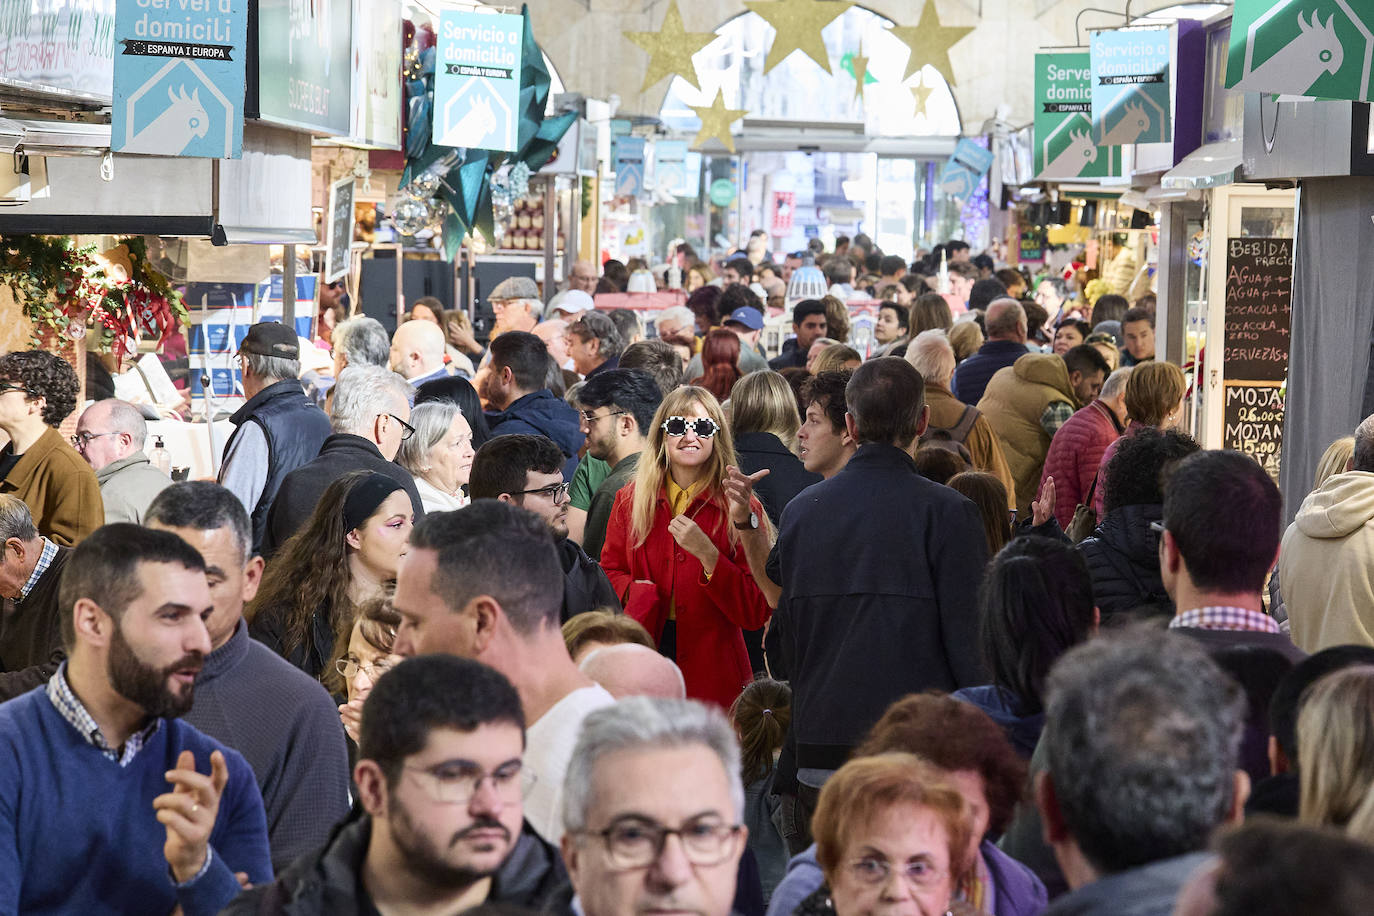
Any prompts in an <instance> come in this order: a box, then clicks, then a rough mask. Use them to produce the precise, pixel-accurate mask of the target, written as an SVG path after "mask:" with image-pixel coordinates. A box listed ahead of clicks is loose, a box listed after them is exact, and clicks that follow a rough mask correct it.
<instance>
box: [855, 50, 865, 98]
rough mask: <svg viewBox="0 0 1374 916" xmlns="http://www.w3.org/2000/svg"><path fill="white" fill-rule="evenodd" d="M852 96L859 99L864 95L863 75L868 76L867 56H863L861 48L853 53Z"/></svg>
mask: <svg viewBox="0 0 1374 916" xmlns="http://www.w3.org/2000/svg"><path fill="white" fill-rule="evenodd" d="M853 63H854V98H856V99H861V98H863V95H864V77H866V76H868V58H867V57H864V52H863V48H860V49H859V53H858V54H855V55H854V58H853Z"/></svg>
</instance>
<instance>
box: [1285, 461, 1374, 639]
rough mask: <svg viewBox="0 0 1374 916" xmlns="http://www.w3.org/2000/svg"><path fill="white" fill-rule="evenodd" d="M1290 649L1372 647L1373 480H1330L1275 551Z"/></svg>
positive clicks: (1356, 476) (1354, 474)
mask: <svg viewBox="0 0 1374 916" xmlns="http://www.w3.org/2000/svg"><path fill="white" fill-rule="evenodd" d="M1279 578H1280V580H1281V581H1282V582H1283V596H1284V601H1285V603H1286V605H1287V607H1288V619H1289V621H1290V624H1291V626H1292V636H1293V642H1294V643H1296V644H1297V645H1298V647H1299V648H1301V649H1303V650H1304V651H1305V652H1308V653H1312V652H1319V651H1321V650H1322V649H1325V648H1327V647H1328V646H1339V645H1345V644H1348V643H1354V644H1357V645H1364V646H1374V473H1369V472H1367V471H1346V472H1345V473H1343V474H1333V475H1332V476H1331V477H1328V478H1327V479H1326V482H1325V483H1323V484H1322V485H1321V486H1320V487H1319V488H1318V489H1316V490H1314V491H1313V492H1312V493H1310V494H1308V496H1307V498H1306V499H1304V500H1303V503H1302V507H1301V508H1300V509H1298V514H1297V517H1296V518H1295V519H1294V521H1293V524H1291V525H1289V526H1288V531H1287V532H1286V533H1285V534H1284V536H1283V545H1282V547H1281V548H1280V550H1279Z"/></svg>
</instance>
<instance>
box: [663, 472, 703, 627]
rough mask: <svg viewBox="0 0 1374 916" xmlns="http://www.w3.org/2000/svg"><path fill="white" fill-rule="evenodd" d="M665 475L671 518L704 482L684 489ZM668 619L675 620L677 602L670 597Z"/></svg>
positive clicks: (678, 513) (690, 500)
mask: <svg viewBox="0 0 1374 916" xmlns="http://www.w3.org/2000/svg"><path fill="white" fill-rule="evenodd" d="M667 477H668V506H669V507H670V508H671V509H672V510H673V518H677V517H678V516H679V515H682V514H683V513H685V512H686V511H687V508H688V507H689V506H691V505H692V500H694V499H696V497H697V494H698V493H700V492H701V491H702V489H703V488H704V487H705V485H706V482H705V481H704V480H698V481H697V482H696V483H694V484H692V485H691V486H690V487H688V488H687V489H685V490H684V489H682V487H679V486H678V485H677V484H676V483H674V482H673V475H671V474H669V475H667ZM706 581H707V582H710V581H711V577H710V576H707V577H706ZM668 619H669V620H677V602H676V601H674V600H673V599H671V598H669V599H668Z"/></svg>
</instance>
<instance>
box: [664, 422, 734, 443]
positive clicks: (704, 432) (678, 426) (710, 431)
mask: <svg viewBox="0 0 1374 916" xmlns="http://www.w3.org/2000/svg"><path fill="white" fill-rule="evenodd" d="M662 429H663V431H664V432H665V433H667V434H668V435H670V436H673V437H675V438H676V437H677V436H685V435H687V430H689V429H690V430H691V431H692V432H694V433H696V434H697V438H698V439H709V438H711V437H712V436H714V435H715V434H716V433H717V432H719V431H720V426H719V425H718V424H717V423H716V421H715V420H712V419H711V418H710V417H694V418H690V419H689V418H688V417H669V418H668V419H666V420H664V421H663V426H662Z"/></svg>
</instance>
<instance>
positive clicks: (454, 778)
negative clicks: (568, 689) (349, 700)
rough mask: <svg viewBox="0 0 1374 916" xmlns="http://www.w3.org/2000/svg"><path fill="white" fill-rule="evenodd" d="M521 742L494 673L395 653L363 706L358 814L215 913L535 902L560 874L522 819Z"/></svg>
mask: <svg viewBox="0 0 1374 916" xmlns="http://www.w3.org/2000/svg"><path fill="white" fill-rule="evenodd" d="M524 751H525V715H524V711H523V709H522V707H521V701H520V695H519V694H518V693H517V692H516V690H515V688H514V687H512V686H511V683H510V681H508V680H506V678H505V677H503V676H502V675H501V674H500V673H498V672H497V671H495V670H493V669H491V668H488V667H487V666H486V665H483V664H481V663H480V662H475V661H470V660H468V659H463V658H456V657H454V656H451V655H429V656H425V657H424V658H415V659H410V660H408V661H405V662H402V663H401V664H399V665H397V666H396V667H395V668H392V669H391V670H390V671H388V672H387V673H386V675H385V676H384V677H382V678H381V679H380V680H378V682H377V686H376V687H374V688H373V689H372V692H371V693H370V694H368V697H367V700H366V702H365V703H364V704H363V720H362V730H361V734H360V740H359V742H358V763H357V766H356V767H354V770H353V778H354V781H355V782H356V783H357V786H358V801H359V804H360V806H361V808H362V812H361V813H359V814H358V815H356V816H353V817H351V818H350V819H349V820H347V821H345V822H344V823H343V824H342V825H341V826H340V828H339V829H338V830H337V831H336V832H335V833H334V835H333V836H331V837H330V839H329V841H328V842H327V843H326V844H325V845H324V846H323V847H322V848H321V849H319V850H318V851H317V852H316V853H314V854H313V855H308V856H304V857H302V858H301V859H299V860H298V861H297V862H295V863H294V864H293V865H291V866H290V867H288V868H287V869H286V870H285V871H283V872H282V873H281V876H280V877H279V878H278V879H277V881H276V882H274V883H273V884H270V885H267V886H264V887H258V888H254V889H252V890H251V891H249V892H247V893H245V894H241V895H240V896H239V897H238V898H237V899H236V900H235V901H234V902H233V904H231V905H230V906H229V908H228V909H226V910H225V911H224V912H225V913H226V914H229V916H249V914H254V916H257V914H286V913H291V914H296V916H306V914H329V916H336V914H340V913H358V914H367V913H400V912H407V913H409V912H421V911H423V912H431V913H459V912H462V911H464V910H467V909H470V908H472V907H475V906H478V905H479V904H483V903H487V904H506V905H509V906H513V907H522V908H528V909H529V910H530V911H532V912H539V911H541V910H542V908H543V906H544V905H545V903H546V902H547V901H548V900H550V899H551V898H552V897H553V896H554V895H555V893H556V892H557V891H558V890H559V889H560V888H561V887H562V886H563V884H564V881H565V877H564V872H563V869H562V867H561V864H560V863H559V861H558V856H557V853H556V852H555V851H554V849H553V848H552V847H551V846H549V845H548V844H546V843H544V842H542V841H541V840H540V839H539V837H538V836H537V835H535V834H534V833H533V832H532V831H530V830H528V829H524V824H523V811H524V803H523V796H524V793H525V791H526V789H528V788H531V780H530V777H529V775H528V774H527V773H526V772H525V770H524V766H523V760H522V758H523V757H524Z"/></svg>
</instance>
